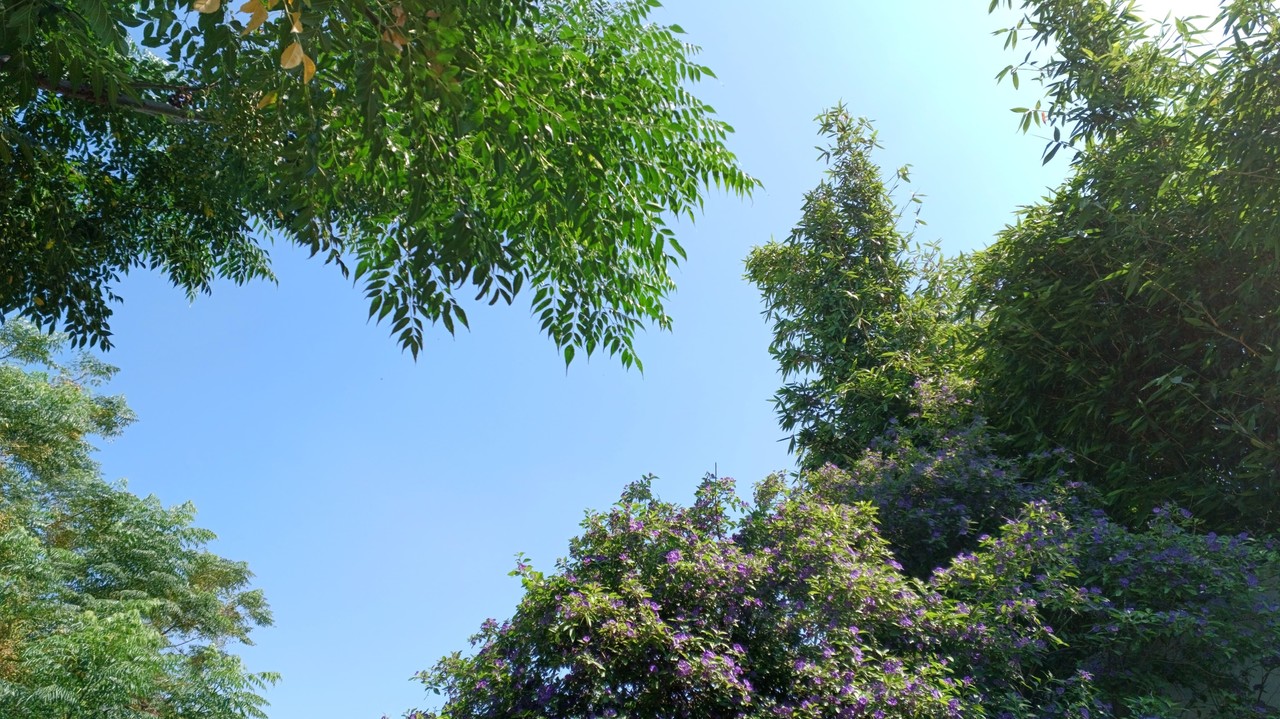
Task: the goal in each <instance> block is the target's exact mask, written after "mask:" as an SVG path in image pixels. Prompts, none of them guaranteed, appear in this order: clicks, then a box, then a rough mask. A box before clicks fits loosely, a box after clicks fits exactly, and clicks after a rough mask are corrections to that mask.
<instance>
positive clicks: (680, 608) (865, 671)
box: [410, 478, 962, 719]
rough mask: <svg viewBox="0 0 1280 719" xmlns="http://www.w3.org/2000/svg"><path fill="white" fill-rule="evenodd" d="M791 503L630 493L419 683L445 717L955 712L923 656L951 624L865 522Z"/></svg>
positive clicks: (836, 509)
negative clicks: (550, 571)
mask: <svg viewBox="0 0 1280 719" xmlns="http://www.w3.org/2000/svg"><path fill="white" fill-rule="evenodd" d="M785 495H786V493H785V492H782V482H781V480H780V479H779V478H775V479H773V480H771V481H769V482H766V483H764V484H763V485H762V486H761V489H760V491H759V492H758V500H757V502H756V503H755V504H754V506H752V507H749V508H748V507H745V506H743V505H742V503H740V502H739V501H738V500H737V498H736V496H735V495H734V493H733V491H732V482H731V480H723V479H716V478H708V479H707V480H706V481H704V482H703V484H702V486H701V488H700V489H699V490H698V500H697V502H695V504H694V505H693V506H692V507H687V508H686V507H679V506H677V505H673V504H670V503H666V502H662V501H660V500H658V499H657V498H655V497H654V496H653V495H652V492H651V489H650V484H649V481H648V480H646V481H642V482H639V483H637V484H633V485H631V486H630V487H628V489H627V490H626V491H625V492H624V494H623V497H622V500H621V501H620V502H619V503H618V504H617V505H616V506H615V507H614V508H613V509H612V510H611V511H609V512H608V513H603V514H590V515H588V517H587V519H586V520H585V521H584V523H583V534H582V536H580V537H578V538H577V539H575V540H573V542H572V544H571V548H570V556H569V558H568V559H566V560H564V561H563V562H561V563H560V565H559V567H558V569H559V571H558V572H556V573H555V574H554V575H550V576H548V575H543V574H542V573H540V572H537V571H536V570H533V569H532V568H531V567H528V566H526V565H524V564H521V565H520V566H519V568H518V570H517V572H514V574H519V575H520V576H521V580H522V582H523V583H524V586H525V597H524V599H523V600H522V601H521V602H520V606H519V608H518V609H517V610H516V613H515V616H514V617H513V618H512V619H511V620H510V621H509V622H504V623H501V624H499V623H498V622H496V621H492V620H491V621H489V622H486V623H485V625H484V627H483V628H482V629H481V631H480V633H479V634H477V635H476V636H475V637H474V639H473V644H474V645H475V647H476V651H475V653H474V654H473V655H471V656H466V657H464V656H462V655H461V654H455V655H453V656H451V657H446V658H445V659H443V660H441V662H440V663H439V664H438V665H437V666H436V667H435V669H433V670H431V671H428V672H423V673H422V674H421V675H420V676H421V678H422V680H423V682H424V683H425V684H426V686H427V687H428V688H429V689H431V690H433V691H436V692H439V693H442V694H444V697H445V703H444V706H443V708H442V709H441V711H440V714H439V716H441V717H449V718H450V719H462V718H463V717H585V716H598V717H610V716H617V717H630V716H643V717H651V716H666V717H707V718H713V717H779V716H793V717H814V718H816V717H829V716H872V715H873V713H874V715H875V716H886V717H957V716H962V714H960V713H959V711H960V701H959V699H958V697H959V696H960V694H961V692H962V686H961V685H960V684H959V683H957V682H954V681H952V680H951V679H950V678H949V677H948V671H947V668H946V663H945V662H944V661H942V659H941V657H939V656H936V655H935V654H933V653H932V652H931V649H932V648H934V647H937V646H939V643H940V639H939V637H941V636H943V635H946V634H948V633H955V632H959V631H961V625H960V624H959V623H958V622H956V621H954V620H955V617H954V616H948V615H947V613H946V612H945V611H935V610H936V608H935V607H934V606H932V605H931V604H930V603H929V602H928V601H927V600H926V598H925V597H924V596H922V593H921V592H920V591H919V589H920V588H919V586H918V585H916V584H914V583H913V582H911V581H910V580H908V579H906V578H905V577H903V576H902V575H901V574H899V573H898V570H897V569H896V568H895V566H894V565H895V563H894V561H893V559H892V557H891V555H890V554H889V553H888V550H887V548H886V546H885V544H884V542H883V541H882V540H881V539H880V538H879V536H877V534H876V531H875V529H874V527H873V525H872V518H873V516H874V515H873V514H872V512H870V511H869V510H868V509H867V507H866V506H865V505H859V506H840V505H829V504H825V503H822V502H820V501H817V499H816V498H815V497H811V496H804V495H797V496H796V497H794V498H787V499H784V496H785ZM743 510H746V513H745V515H743V516H742V517H741V519H739V520H735V519H733V518H732V515H733V514H738V513H741V512H742V511H743ZM410 716H415V717H421V716H435V715H434V714H423V713H420V712H412V713H411V714H410Z"/></svg>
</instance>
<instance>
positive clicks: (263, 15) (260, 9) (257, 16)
mask: <svg viewBox="0 0 1280 719" xmlns="http://www.w3.org/2000/svg"><path fill="white" fill-rule="evenodd" d="M240 12H247V13H249V15H250V16H251V17H250V18H249V24H248V25H246V26H245V28H244V34H245V35H248V34H249V33H251V32H253V31H254V30H257V29H258V28H260V27H262V23H264V22H266V21H267V6H265V5H263V4H262V0H249V2H247V3H245V4H244V5H241V6H240Z"/></svg>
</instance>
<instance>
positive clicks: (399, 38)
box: [382, 28, 409, 51]
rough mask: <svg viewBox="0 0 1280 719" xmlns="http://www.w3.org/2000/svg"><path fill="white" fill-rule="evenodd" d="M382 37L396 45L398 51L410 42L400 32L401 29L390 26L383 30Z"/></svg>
mask: <svg viewBox="0 0 1280 719" xmlns="http://www.w3.org/2000/svg"><path fill="white" fill-rule="evenodd" d="M382 39H383V40H385V41H386V42H389V43H391V44H392V45H394V46H395V48H396V50H397V51H400V50H403V49H404V46H405V45H407V44H408V42H409V41H408V39H406V38H405V36H404V35H401V34H400V31H399V30H393V29H390V28H388V29H386V30H383V31H382Z"/></svg>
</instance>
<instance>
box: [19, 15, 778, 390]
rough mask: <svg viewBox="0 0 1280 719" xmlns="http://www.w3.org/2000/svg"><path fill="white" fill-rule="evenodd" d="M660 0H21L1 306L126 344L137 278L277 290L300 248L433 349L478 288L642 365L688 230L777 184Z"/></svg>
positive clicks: (401, 331) (462, 316)
mask: <svg viewBox="0 0 1280 719" xmlns="http://www.w3.org/2000/svg"><path fill="white" fill-rule="evenodd" d="M655 4H656V3H654V2H652V1H651V0H620V1H619V2H597V1H595V0H552V1H550V2H533V1H532V0H517V1H515V2H512V1H510V0H443V1H441V2H423V1H421V0H400V1H398V2H373V1H372V0H356V1H355V2H346V1H344V2H333V1H331V0H322V1H319V2H309V3H305V4H304V3H300V2H296V0H284V1H283V2H281V0H249V2H246V3H245V4H244V5H243V6H242V7H241V8H240V13H239V14H237V13H236V12H233V11H232V10H231V9H230V8H228V7H224V6H223V5H222V4H221V2H220V0H196V2H195V3H194V5H192V8H193V9H194V10H195V11H198V12H196V13H194V14H192V13H188V12H187V5H186V3H185V2H180V1H179V0H147V1H146V2H116V1H114V0H76V2H72V3H54V2H52V1H51V0H3V2H0V13H3V15H4V17H5V23H3V27H0V47H2V48H5V50H4V55H3V56H0V135H2V137H0V163H3V165H0V177H3V178H4V179H3V180H0V243H3V244H0V247H2V248H3V250H4V251H3V252H0V257H3V259H2V260H0V276H3V277H4V278H5V279H4V280H3V281H0V311H2V312H4V313H5V314H6V315H8V314H11V313H17V314H20V315H23V316H26V317H29V318H31V319H33V320H34V321H36V322H38V323H40V324H41V325H46V326H48V325H54V324H61V325H62V326H64V327H65V328H66V329H67V330H68V331H69V332H70V333H71V335H72V337H73V338H74V339H75V341H76V342H78V343H85V342H88V343H94V344H101V345H102V346H104V347H105V346H108V345H109V335H110V329H109V325H108V319H109V317H110V315H111V312H112V310H111V303H112V302H114V301H116V300H118V299H119V298H118V297H117V296H116V294H115V292H114V290H113V288H114V286H115V283H116V282H117V281H118V280H119V279H120V277H121V275H123V274H125V273H127V272H129V271H131V270H135V269H138V268H150V269H156V270H160V271H163V272H165V273H166V274H167V275H168V276H169V278H170V279H171V280H172V281H173V283H174V284H175V285H177V286H179V287H182V288H183V289H185V290H187V292H188V293H191V294H195V293H198V292H203V291H208V289H209V286H210V282H211V281H212V280H213V279H215V278H218V277H225V278H230V279H233V280H235V281H237V282H244V281H247V280H250V279H254V278H267V277H270V276H271V274H270V266H269V262H268V258H267V252H266V248H265V246H264V244H263V242H264V241H265V240H266V239H267V238H281V239H282V240H284V241H287V242H291V243H294V244H297V245H301V246H302V247H304V248H307V249H308V250H310V252H311V253H312V254H313V255H317V254H318V255H320V256H322V257H323V258H324V259H325V260H326V261H327V262H331V263H333V264H335V265H337V266H338V267H339V268H340V270H341V271H342V272H343V273H344V274H346V273H348V272H350V273H351V274H353V275H354V277H355V279H356V280H357V281H358V282H361V283H362V286H363V288H364V290H365V293H366V295H367V297H368V298H369V301H370V316H371V317H372V316H376V317H378V318H379V320H383V319H386V320H387V321H388V322H389V323H390V327H391V330H392V332H393V334H395V335H396V336H397V337H398V338H399V341H400V343H401V344H402V345H403V346H404V347H405V348H407V349H408V350H410V351H411V352H412V353H413V354H415V355H416V354H417V353H418V351H419V350H420V349H421V347H422V342H423V328H424V322H433V323H434V322H436V321H439V322H441V323H443V324H444V326H445V328H446V329H448V330H449V331H453V329H454V327H455V322H457V323H461V324H463V325H466V324H467V315H466V312H465V311H464V310H463V308H462V306H461V305H460V304H459V300H458V299H457V295H459V294H460V293H462V292H463V290H464V288H465V287H467V286H468V285H470V286H471V289H474V290H475V292H476V298H477V300H488V301H489V302H490V304H492V303H495V302H498V301H499V300H501V301H503V302H507V303H510V302H512V301H513V300H514V298H515V296H516V295H518V294H519V293H520V292H521V291H524V292H526V293H529V294H531V296H532V306H533V310H534V313H535V314H536V315H537V316H538V318H539V321H540V323H541V326H542V329H543V330H544V331H545V332H546V333H547V334H548V335H549V336H550V337H551V339H552V340H553V341H554V342H555V343H556V345H557V346H558V347H561V348H563V349H564V352H565V358H566V361H568V360H571V359H572V357H573V355H574V353H575V348H578V349H584V350H585V351H586V352H588V353H590V352H593V351H595V350H596V349H603V350H607V351H608V352H609V353H610V354H615V355H618V356H619V357H620V359H621V361H622V362H623V363H624V364H627V365H630V364H632V363H633V362H635V361H636V358H635V355H634V352H633V350H632V344H631V342H632V336H633V334H634V331H635V329H636V328H637V327H638V326H639V325H640V324H641V323H643V322H654V323H656V324H658V325H659V326H660V327H664V328H665V327H667V326H668V325H669V323H670V319H669V318H668V317H667V315H666V314H665V313H664V311H663V305H662V299H663V297H664V295H665V294H666V293H667V292H668V291H669V290H670V289H671V287H672V280H671V277H670V274H669V270H670V267H671V265H672V264H674V263H675V262H676V261H677V260H678V259H679V258H681V257H683V256H684V250H683V249H682V248H681V247H680V245H679V243H678V242H677V241H676V238H675V237H674V234H673V232H672V231H671V229H670V228H668V227H667V226H666V224H665V222H666V219H667V218H668V217H671V216H681V215H688V216H692V213H693V212H694V211H695V209H697V208H698V207H699V206H700V205H701V202H702V199H701V198H702V192H703V190H704V189H706V188H708V187H709V186H712V185H715V186H718V187H722V188H725V189H728V190H730V191H732V192H736V193H739V194H741V193H745V192H748V191H749V190H750V189H751V188H752V187H753V186H754V185H755V184H756V183H755V181H754V180H753V179H751V178H750V177H748V176H747V175H746V174H744V173H743V172H742V171H741V170H740V169H739V168H738V167H737V165H736V162H735V160H734V158H733V156H732V155H731V154H730V153H729V152H728V151H727V150H726V149H725V147H724V144H723V141H724V139H725V137H726V135H727V133H728V132H729V131H730V128H729V127H728V125H726V124H725V123H723V122H721V121H719V120H717V119H715V118H714V117H713V114H712V110H711V108H710V107H709V106H707V105H706V104H704V103H702V102H701V101H699V100H698V99H697V98H696V97H694V96H693V95H692V94H690V92H689V91H688V90H687V89H686V87H685V84H686V83H688V82H693V81H696V80H698V79H699V78H701V77H703V76H705V75H707V74H709V73H710V71H709V70H708V69H707V68H705V67H702V66H700V65H698V64H696V63H695V62H693V61H692V59H691V56H692V54H693V52H694V51H695V50H696V48H693V47H692V46H690V45H688V44H686V43H684V42H682V41H681V40H680V39H679V38H678V34H679V33H680V32H682V31H681V30H680V28H679V27H678V26H669V27H664V26H659V25H655V24H650V23H648V21H647V16H648V13H649V11H650V10H651V8H652V7H653V6H654V5H655ZM135 39H136V40H138V41H139V42H140V43H141V46H142V47H141V48H140V47H138V46H136V45H135V44H134V42H133V41H134V40H135ZM144 48H152V49H154V50H155V51H156V52H158V55H157V54H152V53H151V51H150V50H147V49H144ZM282 68H283V70H282Z"/></svg>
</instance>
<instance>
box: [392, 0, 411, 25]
mask: <svg viewBox="0 0 1280 719" xmlns="http://www.w3.org/2000/svg"><path fill="white" fill-rule="evenodd" d="M391 17H392V18H394V20H393V21H392V23H391V26H392V27H404V21H405V20H406V19H408V17H409V15H408V14H407V13H406V12H405V11H404V7H403V6H401V5H396V6H395V7H393V8H391Z"/></svg>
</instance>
